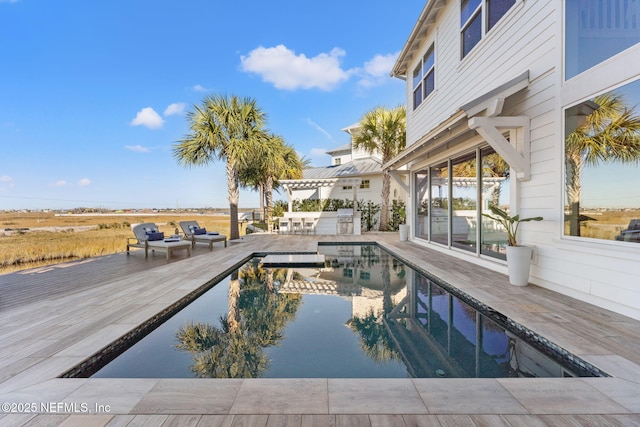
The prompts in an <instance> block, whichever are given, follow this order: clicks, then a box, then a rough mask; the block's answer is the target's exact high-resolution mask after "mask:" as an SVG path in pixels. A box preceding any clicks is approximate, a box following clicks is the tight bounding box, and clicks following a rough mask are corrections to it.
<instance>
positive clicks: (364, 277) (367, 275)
mask: <svg viewBox="0 0 640 427" xmlns="http://www.w3.org/2000/svg"><path fill="white" fill-rule="evenodd" d="M360 280H371V273H370V272H368V271H361V272H360Z"/></svg>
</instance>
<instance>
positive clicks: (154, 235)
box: [147, 231, 164, 241]
mask: <svg viewBox="0 0 640 427" xmlns="http://www.w3.org/2000/svg"><path fill="white" fill-rule="evenodd" d="M163 239H164V232H160V233H159V232H157V231H155V232H154V231H147V240H149V241H153V240H163Z"/></svg>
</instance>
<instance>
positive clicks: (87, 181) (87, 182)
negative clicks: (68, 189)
mask: <svg viewBox="0 0 640 427" xmlns="http://www.w3.org/2000/svg"><path fill="white" fill-rule="evenodd" d="M78 185H79V186H80V187H86V186H87V185H91V180H90V179H89V178H82V179H81V180H80V181H78Z"/></svg>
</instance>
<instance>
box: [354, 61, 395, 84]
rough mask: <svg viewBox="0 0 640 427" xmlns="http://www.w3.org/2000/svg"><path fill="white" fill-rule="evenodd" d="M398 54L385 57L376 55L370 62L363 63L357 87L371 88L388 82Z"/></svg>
mask: <svg viewBox="0 0 640 427" xmlns="http://www.w3.org/2000/svg"><path fill="white" fill-rule="evenodd" d="M397 57H398V53H390V54H387V55H376V56H374V57H373V59H371V60H370V61H367V62H365V63H364V68H363V69H362V70H359V73H358V74H360V76H361V77H360V81H358V85H359V86H362V87H373V86H378V85H381V84H382V83H384V82H385V81H387V80H390V79H391V77H389V73H390V72H391V69H392V68H393V64H395V62H396V58H397Z"/></svg>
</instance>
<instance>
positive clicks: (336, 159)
mask: <svg viewBox="0 0 640 427" xmlns="http://www.w3.org/2000/svg"><path fill="white" fill-rule="evenodd" d="M333 164H334V166H338V165H340V164H342V159H341V158H340V157H336V158H335V159H333Z"/></svg>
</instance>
